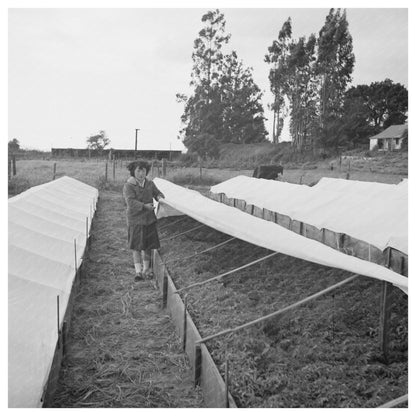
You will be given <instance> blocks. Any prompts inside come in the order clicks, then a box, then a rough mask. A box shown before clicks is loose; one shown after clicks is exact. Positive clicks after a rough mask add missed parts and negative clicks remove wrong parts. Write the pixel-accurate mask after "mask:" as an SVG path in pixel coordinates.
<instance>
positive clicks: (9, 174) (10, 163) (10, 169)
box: [7, 156, 12, 180]
mask: <svg viewBox="0 0 416 416" xmlns="http://www.w3.org/2000/svg"><path fill="white" fill-rule="evenodd" d="M8 162H9V163H8V169H7V173H8V176H9V180H10V179H11V178H12V158H11V157H10V156H9V158H8Z"/></svg>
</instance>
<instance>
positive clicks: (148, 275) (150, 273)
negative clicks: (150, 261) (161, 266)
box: [144, 270, 154, 280]
mask: <svg viewBox="0 0 416 416" xmlns="http://www.w3.org/2000/svg"><path fill="white" fill-rule="evenodd" d="M153 276H154V274H153V271H152V270H147V271H145V272H144V277H145V278H146V279H149V280H151V279H153Z"/></svg>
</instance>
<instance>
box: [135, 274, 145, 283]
mask: <svg viewBox="0 0 416 416" xmlns="http://www.w3.org/2000/svg"><path fill="white" fill-rule="evenodd" d="M142 280H144V277H143V273H141V272H139V273H137V274H136V276H134V281H135V282H141V281H142Z"/></svg>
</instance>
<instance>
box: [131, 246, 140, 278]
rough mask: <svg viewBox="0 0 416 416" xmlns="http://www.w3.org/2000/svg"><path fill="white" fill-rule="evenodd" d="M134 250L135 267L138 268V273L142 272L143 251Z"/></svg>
mask: <svg viewBox="0 0 416 416" xmlns="http://www.w3.org/2000/svg"><path fill="white" fill-rule="evenodd" d="M132 252H133V261H134V269H135V270H136V275H138V274H140V273H141V272H142V255H141V252H140V251H138V250H132Z"/></svg>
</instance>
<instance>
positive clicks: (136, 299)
mask: <svg viewBox="0 0 416 416" xmlns="http://www.w3.org/2000/svg"><path fill="white" fill-rule="evenodd" d="M126 234H127V231H126V226H125V210H124V201H123V199H122V196H121V193H120V192H118V191H117V192H115V191H102V192H101V193H100V201H99V205H98V210H97V213H96V216H95V218H94V223H93V229H92V241H91V248H90V250H89V252H88V257H87V258H86V259H85V260H84V261H85V263H84V271H83V276H82V280H81V282H80V287H79V291H78V294H77V296H76V299H75V303H74V310H73V314H72V319H71V324H70V331H69V337H68V342H67V353H66V355H65V358H64V362H63V365H62V368H61V371H60V377H59V382H58V388H57V391H56V394H55V395H54V399H53V403H52V405H51V407H143V408H144V407H152V408H154V407H164V408H166V407H175V408H177V407H201V406H202V405H203V403H202V396H201V394H200V391H198V390H195V388H194V384H193V372H192V371H191V368H190V365H189V362H188V360H187V357H186V355H185V354H184V353H183V351H182V344H181V341H180V339H179V338H178V337H177V336H176V334H175V330H174V327H173V324H172V322H171V320H170V318H169V316H168V315H167V312H166V310H164V309H161V307H160V306H161V296H160V294H159V292H158V291H157V290H156V289H155V288H154V286H153V284H152V282H151V281H144V282H137V283H136V282H134V275H135V272H134V267H133V262H132V258H131V253H130V251H129V250H128V249H127V248H126V247H127V244H126Z"/></svg>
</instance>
